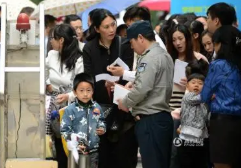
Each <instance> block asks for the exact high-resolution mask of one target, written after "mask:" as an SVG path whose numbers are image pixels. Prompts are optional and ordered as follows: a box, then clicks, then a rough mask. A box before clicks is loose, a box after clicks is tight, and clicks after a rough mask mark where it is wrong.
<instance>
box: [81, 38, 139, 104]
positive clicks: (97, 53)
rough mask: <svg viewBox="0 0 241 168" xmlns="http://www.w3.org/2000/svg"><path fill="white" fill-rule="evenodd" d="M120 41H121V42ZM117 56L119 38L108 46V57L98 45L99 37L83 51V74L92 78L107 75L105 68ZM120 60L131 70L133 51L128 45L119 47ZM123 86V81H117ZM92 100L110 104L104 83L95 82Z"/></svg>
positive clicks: (87, 44) (105, 50)
mask: <svg viewBox="0 0 241 168" xmlns="http://www.w3.org/2000/svg"><path fill="white" fill-rule="evenodd" d="M123 40H124V39H122V40H121V41H123ZM118 55H119V37H118V36H116V37H115V38H114V39H113V42H112V43H111V46H110V55H108V52H107V49H106V48H104V47H103V46H101V45H100V44H99V37H96V38H94V39H93V40H91V41H89V42H87V43H86V44H85V46H84V49H83V59H84V72H86V73H89V74H91V75H92V76H93V77H94V78H95V76H96V75H98V74H102V73H109V72H108V71H107V70H106V68H107V66H108V65H110V64H112V63H113V62H114V61H115V60H116V59H117V58H118ZM120 57H121V59H122V60H123V61H124V62H125V63H126V64H127V65H128V66H129V68H130V69H132V66H133V60H134V51H133V50H132V49H131V46H130V44H129V43H126V44H122V45H121V56H120ZM119 83H121V84H125V82H124V81H119ZM94 100H95V101H97V102H98V103H103V104H112V102H113V101H112V99H111V98H110V97H109V95H108V92H107V89H106V87H105V81H99V82H95V91H94Z"/></svg>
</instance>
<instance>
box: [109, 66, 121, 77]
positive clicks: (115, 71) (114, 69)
mask: <svg viewBox="0 0 241 168" xmlns="http://www.w3.org/2000/svg"><path fill="white" fill-rule="evenodd" d="M107 71H109V72H111V73H112V75H114V76H123V74H124V69H123V68H122V67H118V66H113V65H110V66H107Z"/></svg>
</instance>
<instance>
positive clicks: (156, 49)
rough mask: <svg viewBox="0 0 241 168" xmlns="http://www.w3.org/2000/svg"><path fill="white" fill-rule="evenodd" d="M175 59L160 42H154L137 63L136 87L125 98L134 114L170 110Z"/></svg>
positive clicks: (148, 113) (124, 102)
mask: <svg viewBox="0 0 241 168" xmlns="http://www.w3.org/2000/svg"><path fill="white" fill-rule="evenodd" d="M173 69H174V65H173V60H172V58H171V56H170V55H169V54H168V53H167V52H166V51H165V50H164V49H162V48H161V47H160V46H159V44H158V43H153V44H152V45H151V46H150V47H149V48H148V49H147V50H146V51H145V52H144V54H143V55H141V56H140V58H139V59H138V63H137V72H136V78H135V81H134V87H133V89H132V90H131V92H130V93H128V94H127V96H126V97H125V98H124V99H123V105H124V106H126V107H128V108H131V107H132V115H133V116H136V115H137V114H146V115H150V114H155V113H158V112H161V111H167V112H170V108H169V105H168V103H169V100H170V98H171V95H172V86H173Z"/></svg>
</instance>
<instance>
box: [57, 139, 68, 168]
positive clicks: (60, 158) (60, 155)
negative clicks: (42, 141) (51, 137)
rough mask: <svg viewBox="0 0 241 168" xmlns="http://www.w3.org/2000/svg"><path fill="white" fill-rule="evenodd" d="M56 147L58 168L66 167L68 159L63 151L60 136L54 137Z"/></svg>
mask: <svg viewBox="0 0 241 168" xmlns="http://www.w3.org/2000/svg"><path fill="white" fill-rule="evenodd" d="M55 148H56V156H57V157H56V160H57V162H58V168H67V163H68V159H67V156H66V154H65V152H64V148H63V144H62V140H61V138H55Z"/></svg>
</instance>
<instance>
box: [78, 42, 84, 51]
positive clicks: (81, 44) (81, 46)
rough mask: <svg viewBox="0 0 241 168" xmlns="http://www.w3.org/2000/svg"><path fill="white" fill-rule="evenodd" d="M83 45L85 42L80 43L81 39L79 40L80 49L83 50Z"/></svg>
mask: <svg viewBox="0 0 241 168" xmlns="http://www.w3.org/2000/svg"><path fill="white" fill-rule="evenodd" d="M84 46H85V43H82V42H81V41H79V48H80V51H83V48H84Z"/></svg>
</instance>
